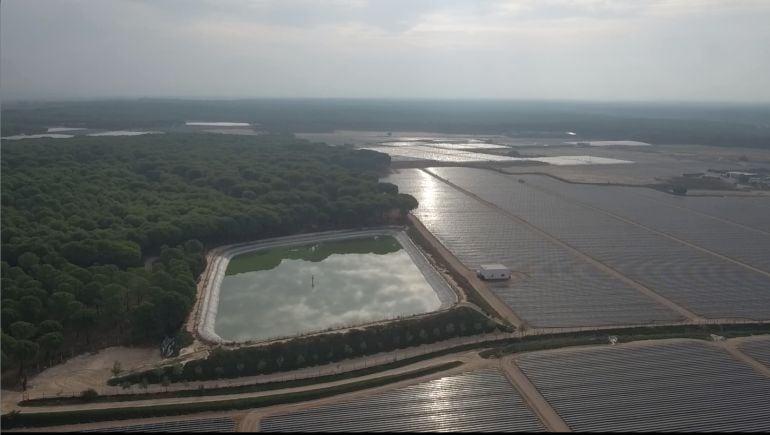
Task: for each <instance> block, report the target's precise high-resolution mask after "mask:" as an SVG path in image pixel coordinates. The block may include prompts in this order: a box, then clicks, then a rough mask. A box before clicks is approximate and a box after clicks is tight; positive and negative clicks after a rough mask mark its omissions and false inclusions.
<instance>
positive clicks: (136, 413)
mask: <svg viewBox="0 0 770 435" xmlns="http://www.w3.org/2000/svg"><path fill="white" fill-rule="evenodd" d="M460 365H462V362H460V361H453V362H449V363H445V364H440V365H437V366H433V367H426V368H423V369H419V370H414V371H411V372H407V373H402V374H398V375H391V376H383V377H381V378H376V379H369V380H365V381H360V382H355V383H352V384H345V385H337V386H334V387H328V388H322V389H318V390H311V391H300V392H296V393H287V394H278V395H274V396H266V397H249V398H243V399H232V400H222V401H216V402H196V403H182V404H174V405H158V406H142V407H132V408H111V409H93V410H82V411H65V412H45V413H33V414H29V413H9V414H4V415H3V416H2V424H1V427H2V429H3V430H7V429H12V428H18V427H45V426H58V425H65V424H78V423H90V422H98V421H110V420H126V419H131V418H151V417H163V416H170V415H185V414H193V413H196V412H216V411H230V410H237V409H251V408H261V407H265V406H272V405H280V404H285V403H296V402H304V401H308V400H315V399H321V398H324V397H329V396H334V395H337V394H342V393H349V392H353V391H359V390H364V389H368V388H375V387H380V386H383V385H387V384H392V383H395V382H400V381H403V380H407V379H413V378H417V377H420V376H426V375H430V374H433V373H438V372H441V371H445V370H449V369H453V368H455V367H458V366H460Z"/></svg>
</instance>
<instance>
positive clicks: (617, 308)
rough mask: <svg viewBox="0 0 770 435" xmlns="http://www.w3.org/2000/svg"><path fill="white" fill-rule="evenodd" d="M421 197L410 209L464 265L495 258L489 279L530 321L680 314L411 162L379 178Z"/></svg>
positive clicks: (549, 323)
mask: <svg viewBox="0 0 770 435" xmlns="http://www.w3.org/2000/svg"><path fill="white" fill-rule="evenodd" d="M384 181H388V182H391V183H394V184H397V185H398V186H399V189H400V191H402V192H408V193H410V194H412V195H414V196H415V197H416V198H417V200H418V201H419V202H420V206H419V208H418V209H417V210H416V211H415V215H416V216H417V217H418V218H419V219H420V221H421V222H423V224H425V226H426V227H427V228H428V229H429V230H430V231H431V232H432V233H433V234H434V235H436V237H437V238H438V239H439V240H441V242H442V243H443V244H444V245H445V246H446V247H447V248H448V249H449V250H450V251H451V252H452V253H453V254H454V255H455V256H457V257H458V258H459V259H460V260H461V261H462V262H463V263H464V264H465V265H466V266H468V267H469V268H472V269H473V268H477V267H478V266H479V265H481V264H485V263H502V264H505V265H506V266H508V267H510V268H511V269H512V270H513V271H514V272H515V274H514V275H515V276H514V278H513V279H511V280H510V281H503V282H499V283H490V284H489V287H490V289H491V290H492V291H494V292H495V293H496V294H497V295H498V297H500V299H501V300H503V301H504V302H505V303H506V304H508V305H509V306H510V307H511V308H512V309H513V310H514V312H516V314H517V315H519V316H520V317H521V318H522V319H524V320H525V321H526V322H527V323H528V324H530V325H532V326H535V327H568V326H593V325H612V324H639V323H650V322H654V321H676V320H679V319H680V318H679V317H678V315H676V314H675V313H673V312H671V311H669V310H668V309H666V308H664V307H662V306H659V305H658V304H656V303H654V302H653V301H652V300H650V299H649V298H647V297H646V296H644V295H642V294H641V293H639V292H638V291H637V290H635V289H633V288H631V287H630V286H629V285H627V284H625V283H624V282H622V281H620V280H618V279H617V278H614V277H612V276H610V275H608V274H607V273H605V272H603V271H601V270H599V269H598V268H597V267H595V266H593V265H592V264H590V263H588V262H586V261H584V260H582V259H580V258H578V257H576V256H574V255H573V254H571V253H570V252H569V251H568V250H566V249H565V248H563V247H562V246H559V245H558V244H556V243H553V242H552V241H549V240H548V239H546V238H545V237H543V236H542V235H540V234H538V233H536V232H535V231H533V230H531V229H530V228H528V227H527V226H526V225H523V224H521V223H517V222H515V221H513V220H511V219H510V218H509V217H507V216H505V215H504V214H503V213H501V212H499V211H498V210H495V209H493V208H490V207H488V206H486V205H484V204H483V203H481V202H478V201H476V200H475V199H473V198H471V197H469V196H467V195H465V194H463V193H461V192H459V191H457V190H456V189H454V188H452V187H451V186H448V185H447V184H445V183H442V182H440V181H439V180H436V179H435V178H433V177H431V176H430V175H427V174H425V173H423V172H421V171H418V170H402V171H401V172H400V173H399V174H395V175H392V176H390V177H389V178H387V179H385V180H384Z"/></svg>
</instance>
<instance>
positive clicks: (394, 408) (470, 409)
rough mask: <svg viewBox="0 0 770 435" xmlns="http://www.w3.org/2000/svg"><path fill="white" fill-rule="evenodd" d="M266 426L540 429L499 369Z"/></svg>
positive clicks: (300, 414)
mask: <svg viewBox="0 0 770 435" xmlns="http://www.w3.org/2000/svg"><path fill="white" fill-rule="evenodd" d="M260 429H261V430H262V431H263V432H383V431H384V432H429V431H430V432H439V431H442V432H446V431H451V432H470V431H472V432H515V431H527V432H535V431H538V432H541V431H543V430H544V428H543V426H542V424H541V423H540V421H539V420H538V419H537V418H536V417H535V416H534V415H533V414H532V412H531V411H530V410H529V408H527V406H526V405H525V404H524V402H523V401H522V399H521V398H520V397H519V395H518V394H517V393H516V392H515V391H514V389H513V387H511V385H510V383H509V382H508V380H507V379H506V378H505V377H504V376H503V375H502V374H501V373H500V372H499V371H497V370H479V371H475V372H468V373H464V374H460V375H456V376H448V377H444V378H441V379H437V380H434V381H429V382H424V383H421V384H417V385H413V386H410V387H406V388H400V389H396V390H392V391H388V392H385V393H381V394H377V395H374V396H370V397H366V398H363V399H357V400H354V401H348V402H343V403H336V404H332V405H326V406H321V407H317V408H312V409H307V410H303V411H298V412H294V413H291V414H285V415H276V416H271V417H266V418H264V419H263V420H262V423H261V428H260Z"/></svg>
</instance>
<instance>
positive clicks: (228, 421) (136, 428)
mask: <svg viewBox="0 0 770 435" xmlns="http://www.w3.org/2000/svg"><path fill="white" fill-rule="evenodd" d="M81 432H235V421H233V419H232V418H230V417H217V418H205V419H197V420H179V421H163V422H158V423H145V424H135V425H131V426H116V427H109V428H103V429H89V430H83V431H81Z"/></svg>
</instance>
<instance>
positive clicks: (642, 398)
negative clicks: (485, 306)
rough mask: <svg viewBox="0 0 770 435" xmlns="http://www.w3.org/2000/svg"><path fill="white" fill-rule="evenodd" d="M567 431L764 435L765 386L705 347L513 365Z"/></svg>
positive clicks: (539, 358)
mask: <svg viewBox="0 0 770 435" xmlns="http://www.w3.org/2000/svg"><path fill="white" fill-rule="evenodd" d="M516 363H517V364H518V365H519V367H521V369H522V370H523V371H524V373H525V374H526V375H527V377H528V378H529V379H530V380H531V381H532V382H533V383H534V385H535V386H536V387H537V388H538V390H539V391H540V392H541V393H542V394H543V396H544V397H545V399H546V400H547V401H548V403H550V404H551V406H552V407H553V408H554V410H556V412H557V413H558V414H559V415H560V416H561V417H562V419H564V421H565V422H566V423H567V425H569V426H570V428H571V429H572V430H573V431H597V432H598V431H618V432H620V431H710V432H721V431H768V430H770V379H768V378H766V377H764V376H762V375H760V374H758V373H757V372H755V371H754V370H752V369H751V368H749V367H748V366H746V365H744V364H742V363H741V362H739V361H737V360H735V359H733V358H732V357H731V356H730V355H729V354H728V353H727V352H725V351H722V350H720V349H717V348H714V347H711V346H709V345H708V344H706V343H698V342H679V343H667V344H658V345H646V346H643V347H629V346H622V347H606V348H599V349H595V348H594V349H582V350H569V351H557V352H538V353H531V354H525V355H521V356H519V357H517V358H516Z"/></svg>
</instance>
